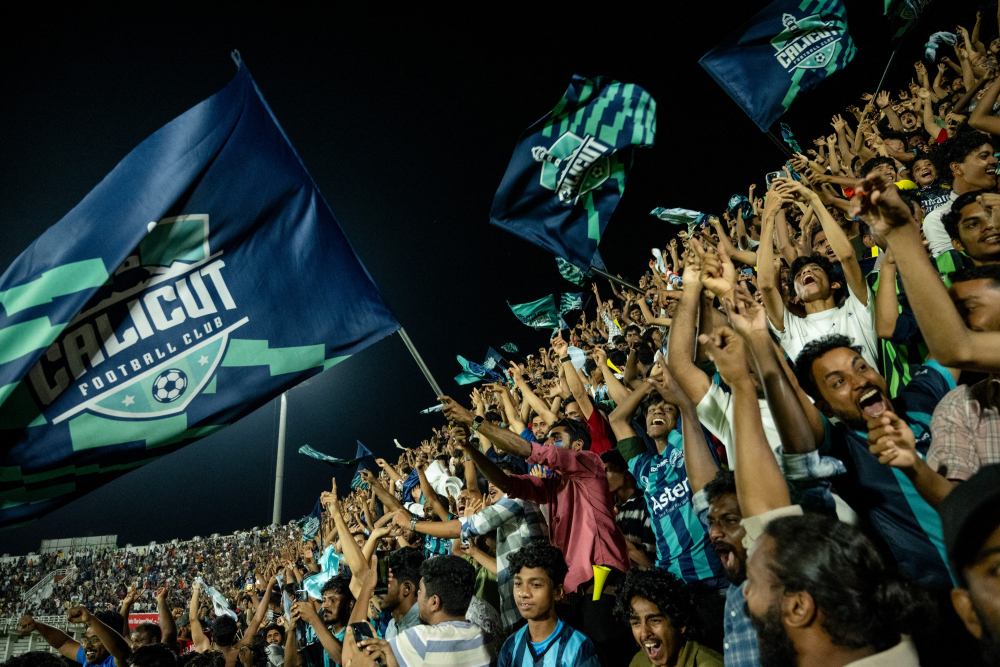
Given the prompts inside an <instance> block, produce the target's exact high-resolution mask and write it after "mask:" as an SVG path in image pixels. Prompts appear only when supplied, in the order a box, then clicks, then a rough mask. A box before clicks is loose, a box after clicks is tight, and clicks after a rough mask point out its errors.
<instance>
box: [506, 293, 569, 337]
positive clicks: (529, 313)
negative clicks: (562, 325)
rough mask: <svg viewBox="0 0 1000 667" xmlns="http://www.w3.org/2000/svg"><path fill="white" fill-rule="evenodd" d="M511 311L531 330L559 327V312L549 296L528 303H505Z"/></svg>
mask: <svg viewBox="0 0 1000 667" xmlns="http://www.w3.org/2000/svg"><path fill="white" fill-rule="evenodd" d="M507 305H508V306H510V309H511V311H513V313H514V315H516V316H517V319H519V320H521V322H522V323H523V324H526V325H528V326H529V327H531V328H533V329H554V328H556V327H558V326H559V310H558V309H557V308H556V299H555V297H554V296H552V295H551V294H550V295H548V296H546V297H543V298H541V299H538V300H537V301H532V302H530V303H517V304H514V303H511V302H510V301H508V302H507Z"/></svg>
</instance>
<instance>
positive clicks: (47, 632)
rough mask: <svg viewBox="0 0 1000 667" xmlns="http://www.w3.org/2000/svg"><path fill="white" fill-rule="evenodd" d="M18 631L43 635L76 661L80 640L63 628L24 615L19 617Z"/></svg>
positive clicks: (51, 643) (56, 648) (54, 646)
mask: <svg viewBox="0 0 1000 667" xmlns="http://www.w3.org/2000/svg"><path fill="white" fill-rule="evenodd" d="M17 631H18V632H20V633H21V634H24V635H26V634H31V633H32V632H37V633H38V634H40V635H41V636H42V639H44V640H45V643H46V644H48V645H49V646H51V647H52V648H54V649H55V650H57V651H59V653H60V654H61V655H63V656H64V657H66V658H69V659H70V660H73V661H76V656H77V655H78V654H79V653H80V642H78V641H76V640H75V639H73V638H72V637H70V636H69V635H67V634H66V633H65V632H63V631H62V630H60V629H58V628H53V627H52V626H51V625H46V624H45V623H40V622H38V621H36V620H35V619H34V618H32V617H31V616H22V617H21V618H19V619H18V621H17Z"/></svg>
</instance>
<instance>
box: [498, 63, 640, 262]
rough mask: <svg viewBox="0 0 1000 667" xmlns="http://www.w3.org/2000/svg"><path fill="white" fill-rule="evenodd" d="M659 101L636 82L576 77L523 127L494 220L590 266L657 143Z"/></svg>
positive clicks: (506, 175) (553, 251)
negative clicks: (636, 162) (632, 172)
mask: <svg viewBox="0 0 1000 667" xmlns="http://www.w3.org/2000/svg"><path fill="white" fill-rule="evenodd" d="M655 134H656V102H655V101H654V100H653V98H652V96H650V94H649V93H647V92H646V91H645V90H643V89H642V88H640V87H639V86H637V85H635V84H633V83H619V82H618V81H613V80H611V79H606V78H604V77H597V78H596V79H585V78H583V77H582V76H579V75H574V76H573V80H572V81H570V84H569V88H568V89H567V90H566V94H565V95H563V98H562V99H561V100H559V104H557V105H556V106H555V108H554V109H553V110H552V111H550V112H549V113H547V114H546V115H545V116H543V117H542V118H541V119H540V120H539V121H538V122H536V123H535V124H534V125H532V126H531V127H529V128H528V129H527V130H525V132H524V134H523V135H521V138H520V139H518V142H517V146H516V147H515V148H514V156H513V157H512V158H511V160H510V164H509V165H508V166H507V173H506V174H504V177H503V181H501V183H500V188H499V189H498V190H497V193H496V196H495V197H494V199H493V210H492V211H490V222H491V223H493V224H494V225H496V226H498V227H502V228H504V229H506V230H507V231H508V232H511V233H512V234H516V235H518V236H520V237H521V238H523V239H525V240H527V241H531V242H532V243H534V244H535V245H537V246H540V247H542V248H544V249H546V250H548V251H549V252H551V253H553V254H554V255H556V256H558V257H562V258H564V259H566V260H568V261H569V262H572V263H573V264H574V265H576V266H577V267H579V268H581V269H583V270H585V271H586V270H588V269H589V268H590V267H591V266H596V267H597V268H599V269H603V268H604V262H602V261H601V258H600V255H599V254H598V252H597V244H598V243H599V242H600V240H601V235H602V234H603V233H604V228H605V227H607V225H608V220H610V219H611V214H612V213H613V212H614V210H615V207H616V206H617V205H618V201H619V200H620V199H621V196H622V193H623V192H624V191H625V179H626V177H627V175H628V170H629V169H630V168H631V166H632V151H633V149H634V148H635V147H636V146H652V145H653V137H654V135H655Z"/></svg>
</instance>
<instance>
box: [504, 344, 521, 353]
mask: <svg viewBox="0 0 1000 667" xmlns="http://www.w3.org/2000/svg"><path fill="white" fill-rule="evenodd" d="M500 349H501V350H503V351H504V352H510V353H511V354H516V353H517V352H520V351H521V350H520V349H519V348H518V347H517V345H514V343H504V344H503V345H501V346H500Z"/></svg>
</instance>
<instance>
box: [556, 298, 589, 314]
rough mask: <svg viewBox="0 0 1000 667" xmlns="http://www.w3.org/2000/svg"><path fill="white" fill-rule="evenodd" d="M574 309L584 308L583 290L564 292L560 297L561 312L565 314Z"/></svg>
mask: <svg viewBox="0 0 1000 667" xmlns="http://www.w3.org/2000/svg"><path fill="white" fill-rule="evenodd" d="M573 310H583V293H582V292H564V293H563V295H562V296H561V297H560V298H559V314H560V315H565V314H566V313H568V312H570V311H573Z"/></svg>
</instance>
